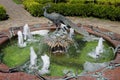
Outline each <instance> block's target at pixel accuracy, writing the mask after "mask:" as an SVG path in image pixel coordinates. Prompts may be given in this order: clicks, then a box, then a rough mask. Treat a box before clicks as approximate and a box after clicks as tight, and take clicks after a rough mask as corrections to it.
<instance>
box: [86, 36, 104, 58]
mask: <svg viewBox="0 0 120 80" xmlns="http://www.w3.org/2000/svg"><path fill="white" fill-rule="evenodd" d="M103 47H104V46H103V38H102V37H101V38H100V39H99V41H98V45H97V46H96V49H95V51H94V52H91V53H89V54H88V55H89V56H90V57H92V58H98V57H99V56H100V53H103Z"/></svg>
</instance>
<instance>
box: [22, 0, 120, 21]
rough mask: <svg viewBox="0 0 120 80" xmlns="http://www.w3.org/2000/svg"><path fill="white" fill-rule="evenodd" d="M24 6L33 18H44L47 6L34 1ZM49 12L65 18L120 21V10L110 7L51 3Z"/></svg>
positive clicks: (26, 2)
mask: <svg viewBox="0 0 120 80" xmlns="http://www.w3.org/2000/svg"><path fill="white" fill-rule="evenodd" d="M24 6H25V8H26V9H27V10H28V11H29V12H30V13H31V14H32V15H33V16H39V17H40V16H43V11H42V8H43V6H46V4H40V3H38V2H35V1H34V0H26V1H24ZM48 12H49V13H51V12H57V13H60V14H62V15H64V16H83V17H89V16H92V17H98V18H104V19H110V20H116V21H120V8H119V7H115V6H109V5H97V4H81V3H77V4H66V3H59V4H54V3H51V7H50V8H49V9H48Z"/></svg>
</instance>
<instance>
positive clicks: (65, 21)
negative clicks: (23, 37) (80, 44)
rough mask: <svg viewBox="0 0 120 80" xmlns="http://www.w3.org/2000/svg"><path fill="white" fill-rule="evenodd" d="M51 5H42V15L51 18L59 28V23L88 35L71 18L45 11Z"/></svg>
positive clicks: (87, 34) (87, 35)
mask: <svg viewBox="0 0 120 80" xmlns="http://www.w3.org/2000/svg"><path fill="white" fill-rule="evenodd" d="M49 7H51V6H50V5H47V6H45V7H43V10H44V17H46V18H48V19H49V20H51V21H52V22H53V23H54V24H55V25H56V27H57V29H58V30H59V28H60V25H61V23H62V24H64V25H66V26H67V27H68V28H71V27H72V28H73V29H74V30H75V31H76V32H78V33H80V34H82V35H84V36H86V37H89V33H88V32H87V31H86V30H85V29H84V28H83V27H78V26H77V25H76V24H74V23H73V22H72V21H71V20H69V19H67V18H66V17H64V16H63V15H61V14H59V13H56V12H53V13H47V9H48V8H49Z"/></svg>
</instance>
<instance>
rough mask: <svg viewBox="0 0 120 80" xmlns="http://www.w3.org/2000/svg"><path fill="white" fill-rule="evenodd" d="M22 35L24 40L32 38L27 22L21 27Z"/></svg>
mask: <svg viewBox="0 0 120 80" xmlns="http://www.w3.org/2000/svg"><path fill="white" fill-rule="evenodd" d="M23 35H24V40H27V39H28V40H31V39H33V37H32V35H31V33H30V28H29V26H28V24H25V26H24V27H23Z"/></svg>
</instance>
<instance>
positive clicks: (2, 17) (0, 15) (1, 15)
mask: <svg viewBox="0 0 120 80" xmlns="http://www.w3.org/2000/svg"><path fill="white" fill-rule="evenodd" d="M7 18H8V16H7V14H6V11H5V9H4V7H3V6H1V5H0V21H1V20H5V19H7Z"/></svg>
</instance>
